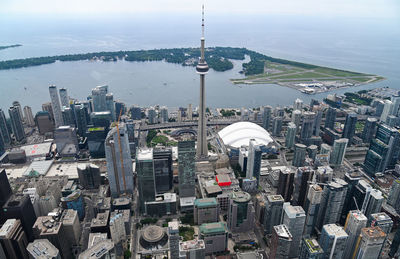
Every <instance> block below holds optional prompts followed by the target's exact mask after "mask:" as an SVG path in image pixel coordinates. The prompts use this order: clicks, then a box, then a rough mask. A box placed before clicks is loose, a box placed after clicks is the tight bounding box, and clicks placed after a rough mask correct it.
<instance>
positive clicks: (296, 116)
mask: <svg viewBox="0 0 400 259" xmlns="http://www.w3.org/2000/svg"><path fill="white" fill-rule="evenodd" d="M292 122H293V123H294V124H296V133H297V132H299V128H300V123H301V111H300V110H294V111H293V112H292Z"/></svg>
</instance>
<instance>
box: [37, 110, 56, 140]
mask: <svg viewBox="0 0 400 259" xmlns="http://www.w3.org/2000/svg"><path fill="white" fill-rule="evenodd" d="M35 122H36V125H37V127H38V129H39V134H41V135H44V134H46V133H48V132H53V131H54V123H53V121H52V120H51V117H50V114H49V112H47V111H39V112H38V113H36V115H35Z"/></svg>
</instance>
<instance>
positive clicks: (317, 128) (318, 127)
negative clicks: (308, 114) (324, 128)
mask: <svg viewBox="0 0 400 259" xmlns="http://www.w3.org/2000/svg"><path fill="white" fill-rule="evenodd" d="M317 108H318V109H315V119H314V128H313V135H314V136H319V133H320V131H321V122H322V114H323V112H322V109H321V108H319V107H317Z"/></svg>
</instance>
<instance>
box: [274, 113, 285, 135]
mask: <svg viewBox="0 0 400 259" xmlns="http://www.w3.org/2000/svg"><path fill="white" fill-rule="evenodd" d="M282 123H283V117H280V116H277V117H275V118H274V119H273V120H272V130H271V132H272V136H280V135H281V131H282Z"/></svg>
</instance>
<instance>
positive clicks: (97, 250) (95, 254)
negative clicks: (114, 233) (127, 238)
mask: <svg viewBox="0 0 400 259" xmlns="http://www.w3.org/2000/svg"><path fill="white" fill-rule="evenodd" d="M113 248H114V243H113V242H112V241H111V239H107V240H102V241H100V242H98V243H97V244H95V245H93V246H92V247H90V248H88V249H87V250H86V251H84V252H83V253H81V254H80V255H79V259H97V258H102V256H103V255H105V254H107V253H108V252H109V251H110V250H112V249H113Z"/></svg>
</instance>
